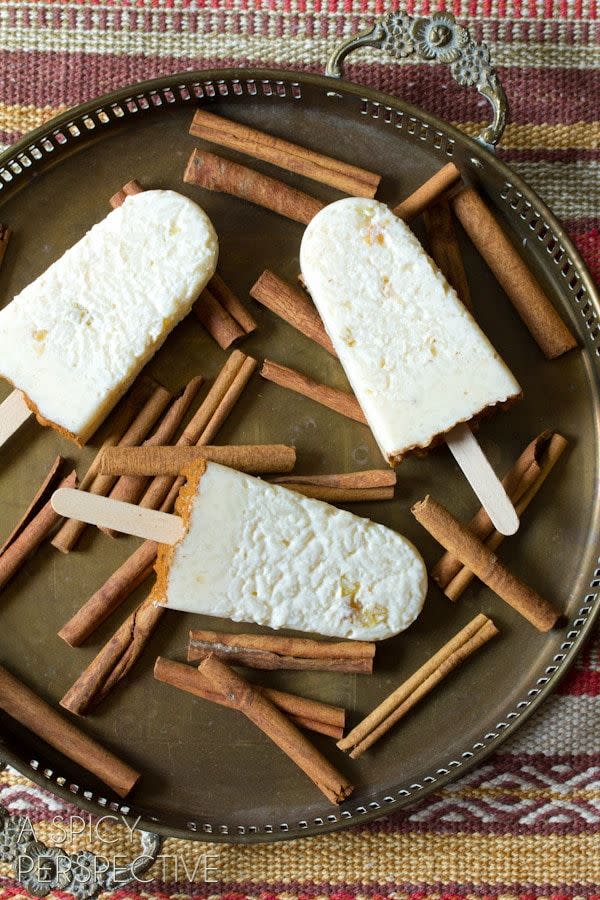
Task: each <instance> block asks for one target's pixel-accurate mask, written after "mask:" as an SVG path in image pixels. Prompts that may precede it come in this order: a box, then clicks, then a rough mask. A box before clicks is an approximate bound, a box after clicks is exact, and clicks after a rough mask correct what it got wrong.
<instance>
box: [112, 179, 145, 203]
mask: <svg viewBox="0 0 600 900" xmlns="http://www.w3.org/2000/svg"><path fill="white" fill-rule="evenodd" d="M143 190H144V188H143V187H142V186H141V184H140V183H139V181H136V180H135V178H134V179H133V180H132V181H128V182H127V184H124V185H123V187H122V188H121V190H120V191H117V193H116V194H113V195H112V197H111V198H110V200H109V201H108V202H109V203H110V205H111V206H112V208H113V209H116V208H117V206H121V205H122V204H123V203H125V201H126V200H127V198H128V197H132V196H133V195H134V194H141V193H142V191H143Z"/></svg>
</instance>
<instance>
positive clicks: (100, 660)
mask: <svg viewBox="0 0 600 900" xmlns="http://www.w3.org/2000/svg"><path fill="white" fill-rule="evenodd" d="M255 365H256V361H255V360H253V359H252V358H251V357H247V356H246V355H245V354H244V353H242V352H241V351H239V350H235V351H234V352H233V353H232V354H231V355H230V357H229V359H228V360H227V362H226V363H225V365H224V366H223V368H222V370H221V372H220V373H219V375H218V376H217V378H216V379H215V381H214V383H213V385H212V387H211V389H210V391H209V392H208V394H207V395H206V397H205V399H204V401H203V402H202V403H201V405H200V407H199V408H198V410H197V412H196V413H195V415H194V416H193V417H192V419H191V420H190V422H189V423H188V425H187V426H186V428H185V429H184V431H183V433H182V434H181V436H180V438H179V439H178V441H177V443H178V445H190V444H194V443H202V442H203V441H204V440H205V436H206V435H210V438H209V439H212V438H213V437H214V436H215V434H216V432H217V431H218V430H219V428H220V427H221V426H222V425H223V424H224V422H225V420H226V418H227V416H228V415H229V413H230V412H231V410H232V409H233V406H234V405H235V403H236V401H237V399H238V398H239V397H240V395H241V393H242V391H243V389H244V387H245V385H246V384H247V383H248V380H249V378H250V375H251V374H252V371H253V367H254V366H255ZM182 483H183V479H179V478H178V479H175V480H173V478H170V477H163V478H155V479H153V481H152V482H151V484H150V487H149V488H148V490H147V491H146V494H145V495H144V497H143V498H142V501H141V505H146V506H147V508H152V509H161V510H162V511H163V512H171V510H172V508H173V505H174V503H175V500H176V499H177V495H178V492H179V487H180V485H181V484H182ZM156 552H157V545H156V543H155V542H154V541H146V542H145V543H144V544H142V545H141V547H139V548H138V550H136V552H135V553H134V554H133V555H132V556H130V557H129V559H128V560H126V562H125V563H123V565H122V566H120V567H119V569H118V570H117V572H115V573H114V574H113V575H112V576H111V577H110V578H109V579H108V581H106V582H105V584H104V585H103V586H102V587H101V588H100V590H99V591H97V592H96V594H94V596H93V597H91V598H90V600H88V602H87V603H86V604H85V605H84V607H83V608H82V609H81V610H80V611H79V613H77V614H76V615H75V616H74V617H73V618H72V619H71V620H70V621H69V622H67V623H66V625H65V626H63V628H62V629H61V632H60V636H61V637H62V638H63V639H64V640H66V641H67V642H68V643H72V644H73V645H74V646H77V645H78V644H80V643H82V642H83V641H84V640H86V638H87V637H89V635H91V634H92V633H93V632H94V631H95V629H96V628H97V627H98V626H99V625H100V624H101V623H102V622H103V621H104V620H105V619H106V618H107V617H108V616H109V615H110V613H111V612H113V611H114V610H115V609H116V608H117V607H118V606H119V605H120V604H121V603H123V602H124V601H125V600H126V599H127V597H129V596H130V595H131V594H132V593H133V591H134V590H135V589H136V588H137V587H138V585H140V584H141V583H142V582H143V581H145V580H146V577H148V576H149V575H150V573H151V572H152V565H153V563H154V560H155V558H156ZM148 606H150V609H148ZM152 609H156V610H158V611H159V612H158V614H156V615H154V614H153V613H152ZM163 611H164V607H154V606H153V605H152V604H149V601H148V599H147V598H146V600H144V601H143V602H142V603H141V605H140V606H139V607H138V608H137V610H135V611H134V612H133V613H132V614H131V616H129V618H128V619H127V620H126V621H125V622H124V624H123V625H122V626H121V628H120V629H118V630H117V632H116V634H115V635H114V636H113V637H112V638H111V639H110V640H109V641H108V643H107V644H106V645H105V647H104V648H103V649H102V650H101V651H100V653H99V654H98V655H97V657H96V658H95V659H94V660H93V661H92V663H91V664H90V666H88V669H87V670H86V672H84V673H83V675H82V676H81V678H80V679H78V681H77V682H76V685H74V686H73V691H74V693H73V696H72V700H73V703H74V704H75V705H76V706H78V707H81V708H83V709H88V708H91V707H93V706H94V704H95V703H97V702H99V701H100V700H101V699H102V698H103V697H105V696H106V695H107V694H108V693H109V692H110V691H111V690H112V688H113V687H114V686H115V685H116V684H118V682H119V681H120V680H121V678H124V677H125V675H127V673H128V672H129V670H130V669H131V667H132V666H133V665H134V664H135V662H136V660H137V659H138V657H139V656H140V654H141V653H142V651H143V648H144V646H145V643H146V641H147V640H148V639H149V638H150V636H151V634H152V632H153V630H154V628H155V627H156V625H157V624H158V621H159V620H160V615H161V614H162V612H163ZM69 693H70V692H69ZM67 696H68V695H67ZM69 702H71V701H70V700H69Z"/></svg>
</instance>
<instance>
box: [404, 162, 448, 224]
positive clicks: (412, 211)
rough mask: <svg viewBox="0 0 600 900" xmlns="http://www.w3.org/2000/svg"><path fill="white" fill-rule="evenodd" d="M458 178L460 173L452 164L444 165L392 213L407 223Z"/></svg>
mask: <svg viewBox="0 0 600 900" xmlns="http://www.w3.org/2000/svg"><path fill="white" fill-rule="evenodd" d="M459 178H460V171H459V169H457V168H456V166H455V165H454V163H451V162H449V163H446V165H445V166H442V168H441V169H439V170H438V171H437V172H436V173H435V175H432V176H431V178H428V179H427V181H425V182H424V183H423V184H422V185H421V186H420V187H418V188H417V190H416V191H413V193H412V194H411V195H410V196H409V197H407V198H406V199H405V200H403V201H402V203H399V204H398V205H397V206H395V207H394V209H393V210H392V212H394V213H395V214H396V215H397V216H398V218H400V219H404V221H405V222H409V221H410V220H411V219H414V218H415V216H418V215H419V213H422V212H423V210H424V209H426V207H428V206H431V204H433V202H434V201H435V200H436V199H437V198H438V197H441V195H442V194H443V193H444V192H445V191H447V190H448V188H449V187H452V185H453V184H454V182H455V181H458V179H459Z"/></svg>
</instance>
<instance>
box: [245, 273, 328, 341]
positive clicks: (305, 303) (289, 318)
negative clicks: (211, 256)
mask: <svg viewBox="0 0 600 900" xmlns="http://www.w3.org/2000/svg"><path fill="white" fill-rule="evenodd" d="M250 296H251V297H253V298H254V299H255V300H257V301H258V302H259V303H262V305H263V306H266V307H267V309H270V310H271V312H274V313H275V315H277V316H279V317H280V318H281V319H283V320H284V321H285V322H288V324H290V325H291V326H292V328H295V329H296V331H300V332H301V333H302V334H305V335H306V337H308V338H310V339H311V341H315V343H317V344H320V345H321V347H323V348H324V349H325V350H327V352H328V353H331V355H332V356H337V354H336V352H335V350H334V348H333V344H332V343H331V339H330V337H329V335H328V334H327V332H326V331H325V326H324V325H323V322H322V320H321V317H320V315H319V313H318V312H317V310H316V309H315V307H314V306H313V304H312V303H311V302H310V300H309V298H308V296H307V295H306V293H305V292H304V291H299V290H298V289H297V288H294V287H292V286H291V285H289V284H287V283H286V282H285V281H282V279H281V278H279V277H278V276H277V275H275V273H274V272H270V271H269V269H265V271H264V272H263V273H262V275H261V276H260V278H259V279H258V281H257V282H255V284H253V285H252V287H251V288H250Z"/></svg>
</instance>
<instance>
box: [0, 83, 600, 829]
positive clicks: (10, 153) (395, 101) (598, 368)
mask: <svg viewBox="0 0 600 900" xmlns="http://www.w3.org/2000/svg"><path fill="white" fill-rule="evenodd" d="M226 79H248V80H256V81H261V80H272V81H286V82H289V81H290V80H292V79H293V80H295V81H297V82H298V83H309V84H311V85H313V86H317V87H322V88H324V89H325V90H330V91H334V90H338V91H340V90H341V91H345V92H348V93H352V94H354V95H360V96H361V97H362V98H365V99H367V100H370V101H373V102H375V103H378V104H380V105H382V106H388V107H392V108H395V109H398V110H401V111H402V112H405V113H407V114H409V115H411V114H412V115H415V116H416V117H418V118H419V119H420V120H422V121H424V122H427V123H428V124H429V125H432V126H437V127H440V128H443V130H444V131H445V132H446V133H447V134H449V135H450V136H452V137H453V138H454V139H455V140H456V141H457V142H458V143H460V144H462V145H465V144H466V145H467V146H469V147H470V148H471V149H472V151H473V152H474V154H476V155H477V156H483V157H484V158H485V159H486V161H487V162H488V163H489V164H490V165H492V166H494V167H496V168H498V170H499V171H500V172H501V173H502V174H503V175H504V176H505V177H506V178H507V179H509V180H510V182H511V183H512V184H513V185H514V186H515V187H516V188H517V190H519V191H520V192H522V194H523V195H524V196H525V197H528V198H533V201H534V203H535V207H536V209H537V210H539V211H540V212H541V213H543V215H544V218H545V220H546V222H547V223H548V225H549V226H550V227H551V228H552V230H553V232H554V234H555V235H556V236H557V237H558V238H559V239H560V241H561V244H562V245H563V246H564V249H565V251H566V252H567V253H568V256H569V258H570V259H571V260H572V262H573V264H574V265H575V266H576V267H577V269H578V273H579V274H580V276H581V279H582V281H583V283H584V284H585V288H586V292H587V294H588V296H589V298H590V300H591V302H592V304H593V306H594V307H595V310H596V313H597V314H598V315H599V316H600V292H599V291H598V289H597V288H596V286H595V284H594V281H593V279H592V277H591V275H590V273H589V271H588V269H587V267H586V265H585V263H584V261H583V259H582V257H581V255H580V253H579V251H578V250H577V249H576V248H575V246H574V245H573V243H572V241H571V240H570V238H569V237H568V235H567V234H566V232H565V231H564V229H563V227H562V225H561V223H560V222H559V220H558V219H557V218H556V216H555V215H554V214H553V213H552V212H551V210H550V209H549V208H548V207H547V205H546V204H545V203H544V202H543V201H542V200H541V199H540V198H539V196H538V195H537V194H536V193H535V192H534V191H533V190H532V189H531V188H530V187H529V186H528V185H527V184H526V182H525V181H524V180H523V179H522V178H521V177H520V176H519V175H518V174H517V173H515V172H514V171H513V170H512V169H511V168H510V167H509V166H508V165H506V164H505V163H503V162H502V161H501V160H499V159H497V158H496V156H495V154H494V153H492V152H491V151H490V150H489V149H487V148H486V147H484V146H483V145H482V144H480V143H479V142H478V141H476V140H475V139H474V138H472V137H470V136H469V135H467V134H465V133H464V132H462V131H460V129H458V128H455V127H454V126H452V125H450V124H449V123H447V122H445V121H443V120H441V119H439V118H438V117H436V116H433V115H431V114H429V113H427V112H426V111H424V110H422V109H421V108H420V107H417V106H414V105H412V104H409V103H406V102H405V101H403V100H402V99H399V98H397V97H394V96H392V95H389V94H385V93H383V92H380V91H377V90H375V89H373V88H368V87H364V86H362V85H360V84H356V83H353V82H349V81H346V80H342V79H334V78H330V77H327V76H323V75H316V74H310V73H304V72H296V71H294V70H281V69H262V68H258V69H255V68H244V67H240V68H228V69H220V68H217V69H206V70H204V69H203V70H190V71H184V72H178V73H175V74H173V75H168V76H165V77H164V78H161V77H159V78H154V79H151V80H148V81H143V82H138V83H136V84H133V85H127V86H125V87H123V88H120V89H119V90H117V91H113V92H110V93H107V94H105V95H102V96H101V97H97V98H93V99H92V100H89V101H87V102H85V103H83V104H79V105H77V106H76V107H72V108H70V109H68V110H66V111H65V112H63V113H60V114H59V115H58V116H55V117H54V118H52V119H50V120H49V121H48V122H46V123H45V124H43V125H41V126H39V127H37V128H35V129H33V130H32V131H30V132H28V133H27V134H26V135H24V137H23V138H21V139H20V140H19V141H17V142H16V143H15V144H12V145H11V146H10V147H9V148H7V149H6V150H5V151H4V152H3V153H1V154H0V171H2V169H3V168H4V169H5V170H6V167H10V165H11V164H12V163H15V162H16V163H17V164H18V163H19V155H22V154H24V153H26V152H27V150H28V149H29V148H31V146H32V145H33V144H35V143H36V142H37V141H40V140H43V139H46V138H50V137H52V136H53V135H54V134H55V133H56V132H57V131H58V130H60V129H61V128H62V127H64V126H66V125H68V124H69V123H70V122H71V121H72V120H73V119H74V118H75V117H77V118H79V117H84V116H85V115H89V114H92V113H93V112H94V111H95V110H97V109H99V108H102V107H103V106H107V105H110V104H112V103H122V102H125V101H126V100H128V99H131V98H133V99H135V97H136V95H138V94H143V93H147V92H150V91H159V90H162V91H164V90H167V89H172V88H176V87H177V86H178V85H181V84H182V83H184V82H190V81H193V82H217V83H218V82H219V81H221V80H226ZM194 103H195V100H194V99H191V100H190V102H189V105H190V106H192V105H194ZM158 111H159V110H153V112H158ZM127 120H128V119H127V117H125V118H124V121H127ZM2 187H3V185H1V184H0V200H1V198H2V192H1V188H2ZM588 333H589V327H588ZM594 356H597V359H594V360H593V368H594V370H595V373H596V377H597V378H598V380H599V381H600V350H596V352H595V353H594ZM598 550H599V552H600V542H599V545H598ZM589 590H590V591H593V590H594V587H593V586H590V588H589ZM586 599H587V598H586ZM599 612H600V603H598V598H597V596H593V597H591V598H590V599H589V602H588V603H587V604H586V605H585V606H583V607H581V609H580V610H579V611H578V614H577V616H576V617H575V620H574V624H575V623H578V624H577V627H578V628H579V630H578V633H577V637H575V638H574V639H573V640H572V641H571V642H570V646H569V648H568V650H566V651H565V652H564V653H561V654H560V659H557V658H555V659H554V660H553V663H556V664H555V665H554V664H553V665H551V666H549V667H547V669H546V670H545V672H544V673H542V674H540V675H539V676H538V677H537V678H536V680H535V681H534V682H533V684H532V686H531V688H530V690H529V691H528V692H527V695H526V698H523V699H522V700H521V701H520V702H519V703H518V704H517V707H516V709H515V710H513V711H511V712H510V713H509V714H508V715H507V718H510V720H511V721H510V722H502V723H498V725H497V729H498V730H497V731H496V732H493V733H488V734H486V735H483V736H482V740H481V741H478V742H477V743H476V744H475V745H474V746H473V748H472V749H469V748H465V750H464V751H463V752H462V754H460V755H461V757H462V759H461V760H460V761H459V760H453V761H450V762H449V763H448V764H447V767H446V769H445V770H440V771H441V772H443V774H438V773H435V777H434V775H433V774H432V775H431V776H426V777H425V778H424V779H423V781H424V782H427V783H424V784H420V785H413V786H412V788H413V791H412V792H408V791H407V792H405V795H404V796H396V797H394V798H393V800H394V802H393V803H391V802H390V803H389V805H382V804H381V803H376V804H375V808H371V809H366V808H364V807H358V808H356V809H355V810H354V812H351V811H347V812H346V815H343V814H342V815H339V816H336V817H335V821H333V822H332V821H326V820H321V824H317V823H316V822H315V821H313V822H312V823H310V824H307V827H306V828H305V829H298V827H297V825H296V826H295V827H293V829H290V830H284V829H279V830H275V828H276V827H275V826H273V830H272V831H270V832H267V831H265V832H261V833H247V832H246V833H243V834H240V833H237V832H233V833H232V832H230V831H229V830H228V829H227V830H226V831H223V832H222V833H219V832H215V831H214V830H211V831H204V830H202V831H197V830H186V829H183V828H180V827H176V826H172V825H166V824H163V823H161V822H159V821H156V820H155V819H154V818H153V817H141V818H138V817H137V815H136V816H133V814H131V815H128V806H127V804H125V805H124V806H123V807H121V804H118V803H113V802H112V801H110V800H105V799H101V798H98V800H93V799H88V797H86V796H85V794H86V793H87V794H89V793H90V792H89V791H84V793H79V792H73V791H71V790H70V789H69V787H68V786H66V785H64V784H59V783H58V782H56V781H52V780H51V777H47V776H45V775H44V773H43V771H39V770H38V769H37V768H34V767H32V766H31V765H30V764H27V763H25V762H24V761H23V760H22V759H21V758H19V757H18V756H16V754H13V753H12V752H11V751H9V750H8V749H7V748H3V747H1V744H0V748H1V750H0V752H1V759H2V760H3V761H5V762H6V763H8V764H9V765H11V766H12V767H13V768H15V769H16V770H17V771H18V772H20V773H21V774H22V775H23V776H25V777H27V778H30V779H31V780H32V781H33V782H34V783H35V784H37V785H38V786H39V787H42V788H45V789H46V790H49V791H51V792H52V793H53V794H55V795H57V796H59V797H61V798H62V799H63V800H65V801H67V802H70V803H75V804H76V805H78V806H80V807H81V808H83V809H85V810H87V811H88V812H90V813H92V814H100V815H102V814H104V813H105V812H106V810H107V809H110V810H114V809H118V811H119V812H121V811H122V809H124V810H127V812H123V813H122V814H123V817H124V818H125V819H127V820H128V821H129V822H131V823H133V822H134V821H135V822H136V823H137V825H138V827H139V828H140V829H142V830H146V831H151V832H155V833H157V834H160V835H163V836H165V837H174V838H180V839H189V840H201V841H206V842H219V843H244V844H245V843H267V842H273V841H276V840H290V839H294V838H298V837H308V836H314V835H317V834H324V833H327V832H333V831H339V830H341V829H343V828H347V827H348V826H349V825H354V824H358V823H362V822H367V821H372V820H374V819H377V818H380V817H381V816H383V815H386V814H388V813H392V812H395V811H398V810H400V809H404V808H406V807H407V806H410V805H411V804H412V803H414V802H416V801H417V800H420V799H422V798H423V797H425V796H427V795H428V794H430V793H433V792H434V791H436V790H438V789H439V788H442V787H444V786H445V785H446V784H448V783H449V782H451V781H452V780H455V779H456V778H457V777H459V776H460V775H462V774H464V773H465V772H467V771H468V770H469V769H471V768H473V767H474V766H475V765H480V764H481V763H482V762H483V761H484V760H485V759H486V758H487V757H488V756H489V755H490V754H491V753H493V752H494V751H495V750H496V749H497V748H498V746H499V745H500V744H501V743H502V742H504V741H505V740H506V739H507V738H508V737H510V736H511V735H512V734H513V733H514V732H515V731H516V730H517V728H518V727H519V726H520V725H521V724H522V723H524V722H525V721H526V720H527V719H528V718H529V717H530V716H531V715H532V714H533V713H534V712H535V711H536V710H537V709H538V708H539V706H540V704H541V703H542V702H543V701H544V700H545V699H546V698H547V697H548V696H549V695H550V694H551V693H552V691H554V689H555V688H556V687H557V686H558V684H559V683H560V682H561V680H562V679H563V678H564V676H565V675H566V673H567V671H568V670H569V668H570V667H571V665H572V663H573V662H574V660H575V658H576V657H577V655H578V653H579V651H580V649H581V647H582V645H583V643H584V642H585V640H586V639H587V637H588V636H589V633H590V631H591V629H592V627H593V624H594V622H595V620H596V619H597V618H598V614H599ZM530 695H533V696H530ZM519 707H522V708H521V709H519ZM517 710H518V711H517ZM0 741H1V735H0ZM457 755H458V754H457Z"/></svg>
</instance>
